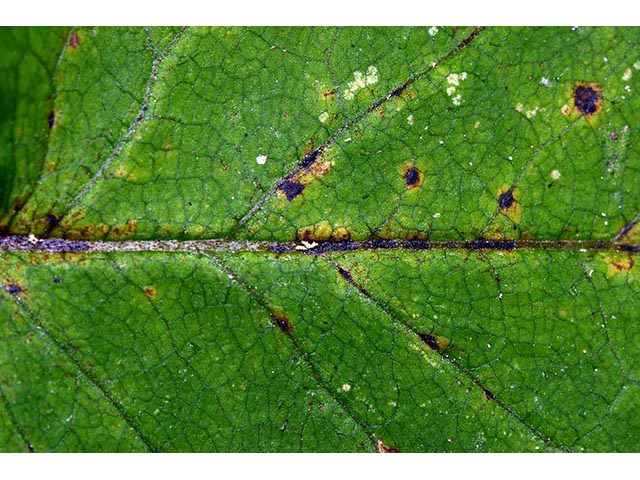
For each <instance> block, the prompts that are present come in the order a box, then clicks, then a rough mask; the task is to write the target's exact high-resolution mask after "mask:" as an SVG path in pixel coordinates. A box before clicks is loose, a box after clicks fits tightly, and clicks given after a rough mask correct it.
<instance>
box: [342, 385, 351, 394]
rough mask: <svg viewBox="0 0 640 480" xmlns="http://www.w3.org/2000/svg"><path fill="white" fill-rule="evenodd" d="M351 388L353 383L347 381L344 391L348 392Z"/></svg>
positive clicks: (343, 387) (343, 386)
mask: <svg viewBox="0 0 640 480" xmlns="http://www.w3.org/2000/svg"><path fill="white" fill-rule="evenodd" d="M349 390H351V385H349V384H348V383H345V384H344V385H342V391H343V392H348V391H349Z"/></svg>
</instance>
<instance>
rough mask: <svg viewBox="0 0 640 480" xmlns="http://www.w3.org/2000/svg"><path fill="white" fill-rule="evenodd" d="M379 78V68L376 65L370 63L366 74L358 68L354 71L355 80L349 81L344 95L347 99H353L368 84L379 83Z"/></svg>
mask: <svg viewBox="0 0 640 480" xmlns="http://www.w3.org/2000/svg"><path fill="white" fill-rule="evenodd" d="M378 80H379V77H378V69H377V67H375V66H374V65H369V68H367V72H366V75H365V74H363V73H362V72H360V71H358V70H356V71H355V72H353V81H352V82H349V83H347V89H346V90H345V91H344V93H343V94H342V96H343V97H344V98H345V99H346V100H351V99H353V97H354V96H355V93H356V92H357V91H358V90H360V89H362V88H365V87H366V86H368V85H373V84H374V83H378Z"/></svg>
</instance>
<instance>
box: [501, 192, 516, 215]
mask: <svg viewBox="0 0 640 480" xmlns="http://www.w3.org/2000/svg"><path fill="white" fill-rule="evenodd" d="M513 202H514V198H513V190H512V189H509V190H507V191H506V192H503V193H501V194H500V197H499V198H498V204H499V205H500V209H501V210H507V209H508V208H510V207H511V205H513Z"/></svg>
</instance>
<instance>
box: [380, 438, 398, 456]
mask: <svg viewBox="0 0 640 480" xmlns="http://www.w3.org/2000/svg"><path fill="white" fill-rule="evenodd" d="M376 449H377V450H378V453H400V450H398V448H397V447H388V446H387V445H385V443H384V441H383V440H382V439H381V438H378V440H376Z"/></svg>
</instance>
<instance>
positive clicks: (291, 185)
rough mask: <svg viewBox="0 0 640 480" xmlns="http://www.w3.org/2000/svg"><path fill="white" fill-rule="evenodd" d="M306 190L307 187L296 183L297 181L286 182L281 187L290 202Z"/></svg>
mask: <svg viewBox="0 0 640 480" xmlns="http://www.w3.org/2000/svg"><path fill="white" fill-rule="evenodd" d="M304 188H305V185H303V184H302V183H300V182H296V181H295V180H285V181H284V182H283V183H282V185H280V190H282V191H283V192H284V194H285V195H286V196H287V200H289V201H290V202H291V201H293V199H294V198H296V197H297V196H298V195H300V194H301V193H302V192H303V191H304Z"/></svg>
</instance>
